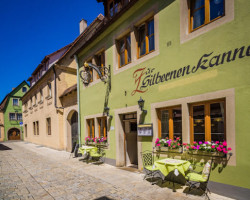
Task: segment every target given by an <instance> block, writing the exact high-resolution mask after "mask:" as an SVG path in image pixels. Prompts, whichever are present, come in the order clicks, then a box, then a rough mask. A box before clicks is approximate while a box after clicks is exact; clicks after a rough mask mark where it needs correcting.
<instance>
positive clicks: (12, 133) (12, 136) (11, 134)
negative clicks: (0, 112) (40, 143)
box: [8, 128, 21, 140]
mask: <svg viewBox="0 0 250 200" xmlns="http://www.w3.org/2000/svg"><path fill="white" fill-rule="evenodd" d="M20 138H21V132H20V130H19V129H17V128H11V129H10V130H9V131H8V140H20Z"/></svg>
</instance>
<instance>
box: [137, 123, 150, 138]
mask: <svg viewBox="0 0 250 200" xmlns="http://www.w3.org/2000/svg"><path fill="white" fill-rule="evenodd" d="M137 135H138V136H153V124H138V125H137Z"/></svg>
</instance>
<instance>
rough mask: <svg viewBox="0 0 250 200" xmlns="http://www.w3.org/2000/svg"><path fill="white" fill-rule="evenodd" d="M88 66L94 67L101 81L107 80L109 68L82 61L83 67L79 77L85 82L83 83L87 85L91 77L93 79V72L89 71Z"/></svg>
mask: <svg viewBox="0 0 250 200" xmlns="http://www.w3.org/2000/svg"><path fill="white" fill-rule="evenodd" d="M90 68H92V69H94V70H95V71H96V72H97V74H98V76H99V77H100V79H101V80H102V81H103V82H105V83H106V82H107V80H108V78H109V73H110V70H109V68H107V67H105V66H103V67H101V66H96V65H94V64H92V63H86V62H85V63H84V69H83V70H82V71H81V72H80V77H81V79H82V82H83V83H84V84H85V85H88V84H89V83H90V81H91V79H92V80H93V73H90Z"/></svg>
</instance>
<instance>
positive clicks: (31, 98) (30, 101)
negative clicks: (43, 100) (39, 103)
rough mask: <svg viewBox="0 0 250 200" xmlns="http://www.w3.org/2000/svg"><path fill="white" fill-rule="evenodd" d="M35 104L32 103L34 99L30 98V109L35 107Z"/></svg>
mask: <svg viewBox="0 0 250 200" xmlns="http://www.w3.org/2000/svg"><path fill="white" fill-rule="evenodd" d="M32 104H33V102H32V97H31V98H30V107H32V106H33V105H32Z"/></svg>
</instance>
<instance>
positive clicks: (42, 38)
mask: <svg viewBox="0 0 250 200" xmlns="http://www.w3.org/2000/svg"><path fill="white" fill-rule="evenodd" d="M99 13H102V14H103V13H104V9H103V4H102V3H97V1H96V0H0V19H1V22H0V44H1V46H0V61H1V62H0V69H1V76H0V77H1V78H0V81H1V82H0V102H1V101H2V100H3V98H4V96H5V95H6V94H7V93H9V92H10V91H11V89H12V88H13V87H16V86H17V85H19V84H20V83H21V82H22V81H23V80H27V79H28V78H29V76H30V75H31V73H32V72H33V70H35V68H36V67H37V65H38V64H39V63H40V62H41V61H42V59H43V58H44V56H46V55H48V54H50V53H52V52H54V51H56V50H58V49H60V48H61V47H63V46H65V45H67V44H69V43H71V42H72V41H73V40H74V39H75V38H76V37H77V36H78V35H79V21H80V20H81V19H82V18H83V19H85V20H87V22H88V25H89V24H90V23H91V22H92V21H93V20H94V19H95V18H96V17H97V16H98V14H99Z"/></svg>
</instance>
